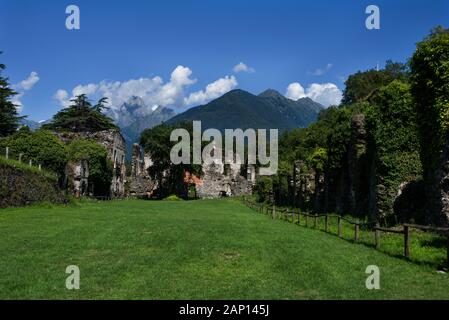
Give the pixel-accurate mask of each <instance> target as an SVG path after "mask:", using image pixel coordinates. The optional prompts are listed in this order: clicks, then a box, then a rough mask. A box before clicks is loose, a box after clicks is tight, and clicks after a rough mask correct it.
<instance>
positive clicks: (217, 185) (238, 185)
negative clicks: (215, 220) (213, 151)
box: [196, 159, 255, 198]
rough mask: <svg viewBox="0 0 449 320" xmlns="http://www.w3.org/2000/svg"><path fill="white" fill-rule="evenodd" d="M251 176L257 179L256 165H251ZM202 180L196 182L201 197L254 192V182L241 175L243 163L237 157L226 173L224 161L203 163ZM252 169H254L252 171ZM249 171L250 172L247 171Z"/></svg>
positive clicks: (198, 194)
mask: <svg viewBox="0 0 449 320" xmlns="http://www.w3.org/2000/svg"><path fill="white" fill-rule="evenodd" d="M250 168H251V169H250V170H249V176H250V178H251V179H252V178H253V177H254V180H255V170H254V167H250ZM202 169H203V176H202V178H201V182H200V183H197V184H196V193H197V196H198V197H199V198H219V197H231V196H242V195H250V194H252V188H253V182H252V181H251V180H248V179H247V178H246V177H243V176H242V175H241V172H240V171H241V163H240V161H239V160H238V159H237V160H236V162H235V163H233V164H230V165H229V172H226V173H225V170H224V165H223V163H222V161H213V162H212V163H203V167H202ZM251 170H252V171H251ZM247 173H248V172H247Z"/></svg>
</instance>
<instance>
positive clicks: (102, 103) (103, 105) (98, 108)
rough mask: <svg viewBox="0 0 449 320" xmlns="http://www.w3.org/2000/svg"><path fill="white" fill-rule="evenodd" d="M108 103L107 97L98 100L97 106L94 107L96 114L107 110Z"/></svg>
mask: <svg viewBox="0 0 449 320" xmlns="http://www.w3.org/2000/svg"><path fill="white" fill-rule="evenodd" d="M107 102H108V98H107V97H103V98H101V99H100V100H98V102H97V104H96V105H94V107H93V108H94V110H95V111H98V112H103V110H108V109H109V107H107V106H106V104H107Z"/></svg>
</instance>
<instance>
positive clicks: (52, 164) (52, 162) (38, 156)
mask: <svg viewBox="0 0 449 320" xmlns="http://www.w3.org/2000/svg"><path fill="white" fill-rule="evenodd" d="M6 147H9V152H10V154H9V156H10V158H11V159H16V160H18V159H19V158H20V155H21V160H22V162H25V163H28V162H29V161H30V160H31V161H32V163H33V164H34V165H38V164H41V165H42V168H45V169H46V170H49V171H53V172H55V173H56V174H57V175H58V176H60V177H62V176H63V175H64V170H65V165H66V163H67V160H68V155H67V148H66V146H65V145H64V143H63V142H62V141H61V140H60V139H58V138H57V137H56V136H55V135H54V134H52V133H51V132H50V131H47V130H37V131H34V132H33V131H30V130H29V129H28V127H23V128H21V129H20V130H18V131H17V132H16V133H14V134H13V135H10V136H8V137H6V138H3V139H0V150H2V151H4V150H5V148H6Z"/></svg>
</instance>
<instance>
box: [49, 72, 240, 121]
mask: <svg viewBox="0 0 449 320" xmlns="http://www.w3.org/2000/svg"><path fill="white" fill-rule="evenodd" d="M196 81H197V80H196V79H194V78H192V70H191V69H190V68H188V67H184V66H177V67H176V68H175V69H174V70H173V71H172V73H171V76H170V81H168V82H165V83H164V81H163V80H162V78H161V77H159V76H155V77H153V78H140V79H130V80H127V81H123V82H121V81H106V80H103V81H101V82H100V83H96V84H95V83H90V84H87V85H77V86H76V87H75V88H73V89H72V91H71V96H70V94H69V93H68V92H67V91H66V90H63V89H59V90H58V91H57V92H56V93H55V94H54V96H53V98H54V99H56V100H57V101H59V103H60V104H61V106H62V107H67V106H68V105H69V104H70V99H72V98H73V97H75V96H77V95H80V94H86V95H87V96H88V97H89V99H92V100H98V99H99V98H101V97H107V98H108V105H109V107H111V109H112V111H118V109H119V108H120V107H121V106H122V105H123V103H125V102H127V101H128V100H129V99H131V98H132V97H139V98H140V99H142V100H143V102H144V103H145V105H146V106H148V107H146V108H141V109H144V110H140V109H139V110H138V111H139V112H140V113H141V114H142V115H145V114H148V113H150V112H151V111H154V110H156V108H157V107H158V106H163V107H165V106H170V107H178V108H181V107H185V106H186V105H191V104H194V103H204V102H206V101H208V100H211V99H214V98H217V97H219V96H220V95H222V94H224V93H226V92H228V91H229V90H231V89H233V88H234V87H235V86H236V85H237V80H236V79H235V77H234V76H231V77H229V76H226V77H224V78H221V79H218V80H216V81H214V82H213V83H211V84H209V85H207V87H206V88H205V90H204V91H203V90H200V91H197V92H194V93H191V94H190V95H188V97H186V93H185V91H186V88H188V87H189V86H190V85H192V84H194V83H196ZM94 102H95V101H94Z"/></svg>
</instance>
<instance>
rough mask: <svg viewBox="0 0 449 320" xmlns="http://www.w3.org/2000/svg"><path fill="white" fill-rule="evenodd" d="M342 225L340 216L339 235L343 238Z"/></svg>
mask: <svg viewBox="0 0 449 320" xmlns="http://www.w3.org/2000/svg"><path fill="white" fill-rule="evenodd" d="M342 229H343V228H342V225H341V217H340V216H338V236H339V237H340V238H341V237H342V235H343V230H342Z"/></svg>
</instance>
